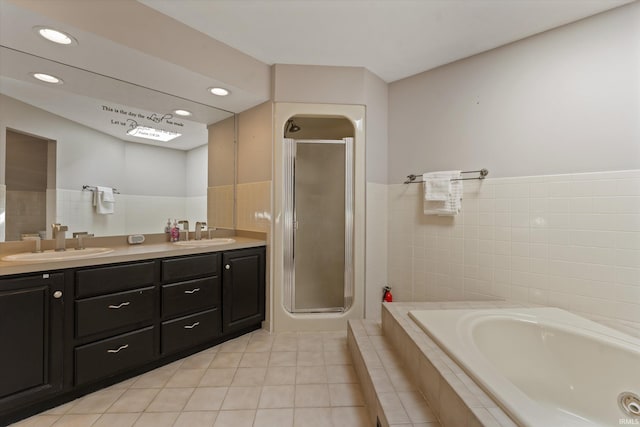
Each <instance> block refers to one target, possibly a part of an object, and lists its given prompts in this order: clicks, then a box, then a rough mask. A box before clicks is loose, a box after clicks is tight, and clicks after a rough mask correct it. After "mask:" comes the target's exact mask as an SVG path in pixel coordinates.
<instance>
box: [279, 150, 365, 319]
mask: <svg viewBox="0 0 640 427" xmlns="http://www.w3.org/2000/svg"><path fill="white" fill-rule="evenodd" d="M353 140H354V139H353V138H351V137H349V138H343V139H336V140H333V139H293V138H284V139H283V141H282V142H283V151H282V152H283V166H284V170H283V190H284V191H283V205H284V206H283V208H284V210H283V238H284V240H283V256H284V259H283V261H284V277H283V279H284V295H283V298H284V301H283V302H284V307H285V309H286V310H287V311H288V312H289V313H344V312H346V311H347V310H349V309H350V308H351V306H352V305H353V296H354V277H353V276H354V270H353V264H354V252H353V251H354V202H355V200H354V178H355V177H354V144H353ZM299 143H300V144H342V145H344V146H345V164H344V166H345V168H344V172H345V177H344V178H345V179H344V181H345V184H344V187H345V188H344V197H345V199H344V200H345V224H344V228H345V230H344V233H345V234H344V237H345V239H344V240H345V241H344V245H345V247H344V290H343V291H344V304H343V306H342V307H324V308H309V309H296V307H295V302H296V300H295V296H296V292H295V250H294V249H295V235H296V229H297V219H296V211H295V162H296V144H299Z"/></svg>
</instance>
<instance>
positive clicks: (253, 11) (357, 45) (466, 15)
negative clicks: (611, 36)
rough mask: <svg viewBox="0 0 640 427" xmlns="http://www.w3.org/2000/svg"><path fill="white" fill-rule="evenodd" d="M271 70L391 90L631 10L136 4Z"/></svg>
mask: <svg viewBox="0 0 640 427" xmlns="http://www.w3.org/2000/svg"><path fill="white" fill-rule="evenodd" d="M138 1H139V2H141V3H143V4H145V5H147V6H149V7H151V8H154V9H156V10H157V11H160V12H162V13H164V14H166V15H168V16H171V17H173V18H175V19H177V20H178V21H181V22H182V23H184V24H186V25H188V26H190V27H192V28H195V29H197V30H199V31H201V32H203V33H205V34H207V35H209V36H210V37H212V38H214V39H217V40H219V41H221V42H224V43H226V44H228V45H229V46H232V47H234V48H236V49H238V50H240V51H242V52H244V53H246V54H248V55H250V56H252V57H254V58H256V59H258V60H260V61H262V62H265V63H267V64H304V65H335V66H357V67H365V68H367V69H369V70H370V71H372V72H373V73H375V74H377V75H378V76H379V77H381V78H382V79H383V80H385V81H386V82H392V81H395V80H399V79H402V78H405V77H408V76H411V75H414V74H417V73H420V72H422V71H426V70H429V69H432V68H435V67H438V66H440V65H444V64H447V63H450V62H453V61H456V60H458V59H461V58H465V57H468V56H471V55H474V54H477V53H480V52H484V51H487V50H490V49H493V48H495V47H498V46H502V45H505V44H508V43H511V42H514V41H516V40H520V39H523V38H525V37H528V36H531V35H534V34H537V33H540V32H543V31H546V30H549V29H551V28H555V27H559V26H561V25H564V24H567V23H570V22H574V21H577V20H579V19H582V18H585V17H587V16H591V15H594V14H596V13H599V12H602V11H605V10H608V9H612V8H615V7H617V6H620V5H622V4H625V3H630V2H632V0H455V1H454V0H242V1H238V0H215V1H203V0H179V1H177V0H138Z"/></svg>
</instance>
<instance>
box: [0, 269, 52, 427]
mask: <svg viewBox="0 0 640 427" xmlns="http://www.w3.org/2000/svg"><path fill="white" fill-rule="evenodd" d="M63 286H64V275H63V274H62V273H56V274H40V275H37V276H36V275H34V276H28V277H18V278H9V279H3V280H0V343H2V351H0V378H1V380H0V424H3V422H2V419H3V415H5V414H6V413H8V412H9V411H15V410H19V408H20V407H21V406H24V405H27V404H29V403H32V402H37V401H38V400H39V399H40V398H44V397H47V396H49V395H51V394H53V393H56V392H57V391H60V390H61V389H62V363H63V353H62V352H63V316H64V310H63V298H62V292H63V290H64V289H63Z"/></svg>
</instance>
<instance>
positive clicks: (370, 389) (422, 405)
mask: <svg viewBox="0 0 640 427" xmlns="http://www.w3.org/2000/svg"><path fill="white" fill-rule="evenodd" d="M347 340H348V345H349V350H350V352H351V358H352V360H353V362H354V366H355V368H356V373H357V375H358V378H359V380H360V383H361V384H362V390H363V392H364V396H365V401H366V404H367V409H368V411H369V417H370V418H371V419H372V420H376V419H378V420H379V421H380V425H381V426H382V427H412V426H415V427H440V423H439V422H438V420H437V417H436V416H435V414H434V413H433V411H432V410H431V408H430V407H429V405H428V403H427V402H426V401H425V399H424V397H423V396H422V393H420V391H419V390H418V388H417V386H416V384H415V383H414V381H413V380H412V373H411V372H409V371H407V370H406V369H405V367H404V366H403V364H402V361H401V359H400V357H399V356H398V355H397V353H396V352H394V351H393V349H392V346H391V344H390V343H389V341H388V340H387V339H386V338H385V337H384V336H383V335H382V328H381V326H380V324H379V323H377V322H373V321H365V320H351V321H349V328H348V338H347Z"/></svg>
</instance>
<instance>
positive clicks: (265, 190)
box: [236, 181, 271, 233]
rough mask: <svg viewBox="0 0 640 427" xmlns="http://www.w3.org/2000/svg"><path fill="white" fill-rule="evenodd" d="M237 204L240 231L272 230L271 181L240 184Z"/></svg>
mask: <svg viewBox="0 0 640 427" xmlns="http://www.w3.org/2000/svg"><path fill="white" fill-rule="evenodd" d="M237 202H238V205H237V212H236V218H237V221H238V222H237V227H238V229H239V230H247V231H261V232H265V233H266V232H269V231H270V230H271V181H261V182H250V183H243V184H238V186H237Z"/></svg>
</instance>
